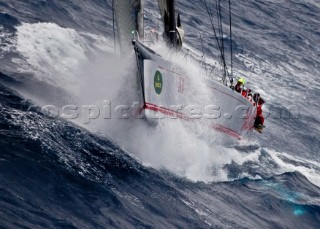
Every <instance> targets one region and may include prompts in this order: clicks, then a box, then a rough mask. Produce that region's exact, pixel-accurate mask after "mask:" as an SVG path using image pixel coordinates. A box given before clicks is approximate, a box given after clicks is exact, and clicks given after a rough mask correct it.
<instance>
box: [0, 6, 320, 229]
mask: <svg viewBox="0 0 320 229" xmlns="http://www.w3.org/2000/svg"><path fill="white" fill-rule="evenodd" d="M210 4H211V5H210V6H212V7H213V5H214V2H213V1H211V2H210ZM227 7H228V5H227V1H222V10H223V12H226V13H227ZM177 10H178V11H179V12H180V14H181V20H182V25H183V27H184V29H185V31H186V37H185V44H184V47H183V52H184V53H188V55H187V57H186V56H182V57H172V56H170V55H171V54H170V53H169V52H168V51H166V50H165V49H164V47H163V46H161V44H160V45H159V46H158V47H155V48H156V49H160V50H161V51H162V52H163V53H162V54H163V55H166V52H167V54H168V56H170V58H173V61H178V62H179V63H180V64H184V63H186V62H185V61H186V60H185V59H192V57H193V58H195V59H198V60H199V61H201V60H203V58H205V61H206V62H207V63H208V65H207V68H208V70H211V68H213V67H214V66H217V62H218V54H217V52H216V48H215V40H214V38H213V32H212V30H211V24H210V20H209V17H208V16H207V13H206V8H205V5H204V1H177ZM319 13H320V3H319V1H316V0H308V1H298V0H287V1H275V0H268V1H260V0H257V1H232V18H233V20H232V26H233V27H232V30H233V48H234V49H233V51H234V69H233V70H234V72H235V74H236V75H237V76H245V77H246V78H247V79H248V82H249V83H248V85H249V86H250V87H251V88H252V89H254V90H255V91H257V92H259V93H260V94H261V95H262V96H263V97H264V98H265V99H266V101H267V103H266V105H265V108H264V112H265V115H266V116H267V117H266V129H265V131H264V133H263V134H258V133H255V132H254V133H252V135H251V137H249V138H246V139H243V140H241V141H233V142H223V143H219V144H217V141H216V140H217V139H219V138H221V136H220V135H218V134H215V133H211V134H207V130H203V129H202V128H201V127H198V129H195V130H194V131H190V130H189V129H187V128H185V126H184V125H183V124H182V123H181V122H179V120H165V121H163V122H161V123H160V124H159V125H158V126H155V127H154V126H149V125H148V124H147V123H146V122H144V120H141V119H132V118H128V119H127V118H125V117H122V118H121V112H120V114H119V113H117V110H116V109H115V108H116V107H117V106H118V105H123V104H126V105H129V106H132V109H131V110H133V111H134V109H133V108H134V107H135V106H136V105H135V102H136V101H138V99H139V95H138V94H137V93H136V87H135V86H134V85H136V81H135V77H133V76H134V69H135V64H136V63H135V59H134V56H133V55H128V56H127V57H126V58H119V57H118V56H116V55H114V45H113V29H112V11H111V1H109V0H93V1H76V0H68V1H57V0H41V1H40V0H28V1H22V0H15V1H12V0H2V1H1V2H0V72H1V74H0V98H1V99H0V181H1V182H0V228H319V227H320V159H319V151H320V137H319V136H320V118H319V116H320V104H319V99H320V93H319V89H318V88H319V87H320V83H319V75H320V61H319V57H320V56H319V53H320V46H319V45H318V41H319V38H320V29H319V28H320V22H319V17H318V15H319ZM228 20H229V18H228V15H227V14H224V16H223V18H222V21H223V23H224V30H225V31H226V32H227V31H228ZM145 21H146V29H151V28H154V29H156V30H159V31H161V23H160V22H159V13H158V8H157V3H156V1H146V10H145ZM200 34H201V37H202V39H203V47H202V45H201V42H200V38H199V37H200ZM223 39H224V40H225V44H226V47H227V48H226V56H227V63H228V64H229V63H230V49H229V47H228V46H229V45H230V37H229V35H228V34H226V35H225V36H224V37H223ZM202 49H203V50H204V57H201V56H202V55H203V54H202ZM187 50H189V51H187ZM187 63H188V64H185V67H186V69H188V71H189V72H194V75H196V74H198V73H199V74H200V73H204V67H203V66H200V65H199V64H195V63H194V62H187ZM213 73H215V74H217V72H216V68H215V69H214V71H213ZM214 76H216V75H214V74H213V77H214ZM194 84H197V87H198V88H199V91H201V92H203V90H204V86H203V84H202V83H201V82H197V81H196V80H195V82H194ZM75 107H77V110H76V111H77V112H75ZM110 112H111V113H110ZM110 115H111V116H112V117H111V118H109V116H110ZM119 115H120V116H119Z"/></svg>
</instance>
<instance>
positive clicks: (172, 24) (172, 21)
mask: <svg viewBox="0 0 320 229" xmlns="http://www.w3.org/2000/svg"><path fill="white" fill-rule="evenodd" d="M158 4H159V9H160V15H161V19H162V21H163V28H164V32H163V36H164V38H165V39H166V40H167V42H168V44H169V46H170V47H181V46H182V38H183V35H184V31H183V30H182V27H181V20H180V15H178V18H177V19H176V9H175V0H158ZM176 20H177V21H176Z"/></svg>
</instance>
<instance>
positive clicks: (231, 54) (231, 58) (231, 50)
mask: <svg viewBox="0 0 320 229" xmlns="http://www.w3.org/2000/svg"><path fill="white" fill-rule="evenodd" d="M229 20H230V61H231V78H230V83H231V86H232V84H233V47H232V15H231V0H229Z"/></svg>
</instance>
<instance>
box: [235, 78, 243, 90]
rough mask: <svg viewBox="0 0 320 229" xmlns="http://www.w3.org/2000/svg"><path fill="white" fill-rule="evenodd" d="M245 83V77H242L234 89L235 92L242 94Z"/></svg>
mask: <svg viewBox="0 0 320 229" xmlns="http://www.w3.org/2000/svg"><path fill="white" fill-rule="evenodd" d="M245 83H246V80H245V79H244V78H243V77H241V78H240V79H239V80H238V82H237V84H236V86H235V87H234V90H235V91H236V92H238V93H241V91H242V89H243V87H244V84H245Z"/></svg>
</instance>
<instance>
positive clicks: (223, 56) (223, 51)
mask: <svg viewBox="0 0 320 229" xmlns="http://www.w3.org/2000/svg"><path fill="white" fill-rule="evenodd" d="M217 17H218V23H219V24H218V26H219V32H220V37H221V49H222V58H223V60H224V69H223V70H224V80H225V78H226V76H227V66H226V60H225V47H224V39H223V27H222V10H221V1H220V0H217Z"/></svg>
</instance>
